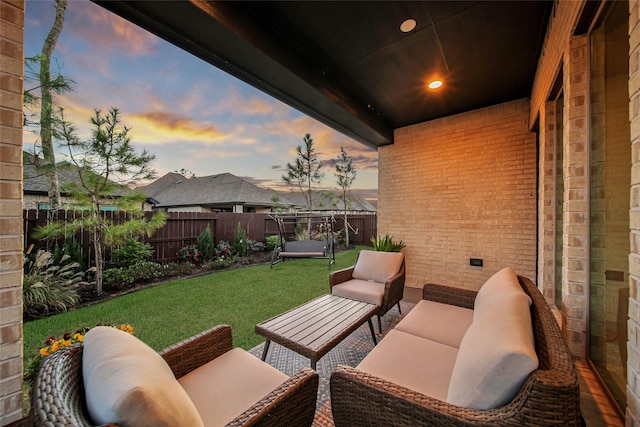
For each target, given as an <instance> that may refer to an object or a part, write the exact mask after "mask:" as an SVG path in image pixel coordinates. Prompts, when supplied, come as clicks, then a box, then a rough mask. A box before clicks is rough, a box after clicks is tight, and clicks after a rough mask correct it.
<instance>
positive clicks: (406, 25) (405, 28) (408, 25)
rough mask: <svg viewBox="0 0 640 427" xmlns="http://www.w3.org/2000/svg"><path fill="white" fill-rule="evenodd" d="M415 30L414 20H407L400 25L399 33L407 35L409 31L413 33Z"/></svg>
mask: <svg viewBox="0 0 640 427" xmlns="http://www.w3.org/2000/svg"><path fill="white" fill-rule="evenodd" d="M414 28H416V20H415V19H407V20H406V21H404V22H403V23H402V24H400V31H402V32H403V33H408V32H409V31H413V29H414Z"/></svg>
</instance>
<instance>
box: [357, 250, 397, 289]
mask: <svg viewBox="0 0 640 427" xmlns="http://www.w3.org/2000/svg"><path fill="white" fill-rule="evenodd" d="M403 260H404V254H403V253H402V252H377V251H368V250H363V251H360V254H359V255H358V260H357V261H356V265H355V267H354V269H353V274H352V276H353V278H354V279H360V280H373V281H374V282H379V283H384V282H386V281H387V280H389V279H390V278H391V277H393V276H394V275H395V274H397V273H398V272H399V271H400V267H401V266H402V261H403Z"/></svg>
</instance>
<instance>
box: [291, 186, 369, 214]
mask: <svg viewBox="0 0 640 427" xmlns="http://www.w3.org/2000/svg"><path fill="white" fill-rule="evenodd" d="M312 193H313V194H312V196H313V200H312V201H313V210H314V211H341V210H342V209H343V204H342V199H341V197H342V196H341V195H339V194H338V193H337V192H336V193H333V192H331V191H313V192H312ZM284 197H286V198H287V199H288V200H290V201H291V202H293V203H294V204H295V205H296V206H298V207H301V208H303V209H307V200H306V199H305V196H304V194H302V193H301V192H299V191H295V192H290V193H285V194H284ZM347 210H349V211H352V212H375V211H376V207H375V206H374V205H373V204H371V203H370V202H368V201H367V200H365V199H362V198H361V197H358V196H357V195H355V194H353V193H351V194H350V195H349V196H347Z"/></svg>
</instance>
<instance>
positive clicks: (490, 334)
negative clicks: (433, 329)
mask: <svg viewBox="0 0 640 427" xmlns="http://www.w3.org/2000/svg"><path fill="white" fill-rule="evenodd" d="M537 367H538V356H537V354H536V352H535V346H534V338H533V329H532V326H531V314H530V308H529V298H528V297H527V295H523V294H513V295H510V296H507V297H504V298H502V299H501V301H500V303H498V304H493V305H492V306H491V309H490V310H487V311H485V312H484V313H483V314H482V315H481V316H479V317H477V318H476V319H474V321H473V323H472V324H471V326H470V327H469V329H468V330H467V333H466V334H465V335H464V338H463V339H462V342H461V343H460V349H459V351H458V357H457V359H456V363H455V367H454V368H453V373H452V374H451V384H450V385H449V392H448V395H447V402H449V403H452V404H454V405H457V406H462V407H465V408H473V409H492V408H497V407H499V406H502V405H504V404H506V403H508V402H510V401H511V400H513V398H514V397H515V395H516V393H517V392H518V391H519V390H520V388H521V387H522V384H523V383H524V381H525V380H526V379H527V377H528V376H529V374H530V373H531V372H533V371H534V370H535V369H536V368H537Z"/></svg>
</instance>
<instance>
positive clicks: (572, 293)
mask: <svg viewBox="0 0 640 427" xmlns="http://www.w3.org/2000/svg"><path fill="white" fill-rule="evenodd" d="M564 76H565V77H564V78H565V82H564V87H565V109H564V110H565V112H566V114H565V116H564V137H563V139H564V159H563V170H564V172H563V175H564V177H565V183H564V221H563V233H562V234H563V236H564V239H563V240H564V241H563V251H562V252H563V254H562V256H563V260H562V261H563V262H562V303H563V310H562V312H563V316H562V321H563V330H564V331H565V336H566V338H567V342H568V343H569V347H570V348H571V351H572V353H573V354H574V355H575V356H577V357H579V358H583V359H584V358H586V356H587V313H588V307H589V304H588V303H589V301H588V295H589V289H588V286H589V262H588V260H589V178H588V174H587V172H588V170H589V37H588V36H582V37H573V38H571V39H570V41H569V57H568V59H565V73H564Z"/></svg>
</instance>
